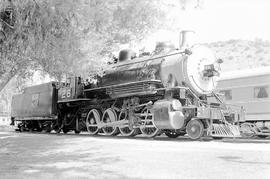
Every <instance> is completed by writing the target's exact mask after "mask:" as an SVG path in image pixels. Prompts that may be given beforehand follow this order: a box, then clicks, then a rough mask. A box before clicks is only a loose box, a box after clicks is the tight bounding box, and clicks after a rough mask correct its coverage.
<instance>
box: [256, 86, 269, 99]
mask: <svg viewBox="0 0 270 179" xmlns="http://www.w3.org/2000/svg"><path fill="white" fill-rule="evenodd" d="M254 97H255V98H268V87H267V86H259V87H255V88H254Z"/></svg>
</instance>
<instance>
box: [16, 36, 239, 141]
mask: <svg viewBox="0 0 270 179" xmlns="http://www.w3.org/2000/svg"><path fill="white" fill-rule="evenodd" d="M187 33H188V32H183V33H182V39H183V41H182V46H181V48H180V49H169V50H168V49H166V48H163V49H162V50H159V51H158V53H155V54H152V55H150V56H143V57H140V58H133V55H132V54H131V53H129V52H128V51H122V52H121V53H120V56H119V59H118V62H117V63H115V64H111V65H110V68H109V70H106V71H105V73H104V76H102V77H100V78H98V79H97V82H96V83H90V84H85V83H83V82H82V79H81V78H80V77H73V78H70V79H69V80H68V81H67V82H64V83H60V82H50V83H46V84H41V85H37V86H32V87H28V88H26V89H25V90H24V92H23V93H22V94H19V95H15V96H14V97H13V101H12V120H13V121H16V123H17V124H18V130H20V131H46V132H51V131H52V130H55V131H56V132H61V131H63V132H64V133H67V132H69V131H71V130H74V131H75V133H80V132H81V131H87V132H88V133H90V134H92V135H96V134H102V135H108V136H114V135H118V134H119V133H121V135H123V136H136V135H139V134H143V135H144V136H147V137H155V136H157V135H160V134H162V133H165V134H166V135H167V136H168V137H172V138H174V137H178V136H180V135H185V134H187V135H188V136H189V137H190V138H191V139H198V138H200V137H202V136H203V135H207V136H212V137H235V136H238V135H239V130H238V128H237V126H236V125H234V124H235V122H236V121H237V120H239V119H240V118H241V117H242V114H241V111H235V110H231V109H230V108H228V107H227V106H226V105H225V104H224V103H222V101H221V100H220V99H219V97H218V95H217V94H215V93H214V92H213V90H214V89H215V86H216V81H217V78H218V76H219V63H218V60H217V59H216V58H215V56H214V54H213V53H212V52H211V51H210V50H209V49H208V48H206V47H204V46H201V45H193V46H188V45H187V44H186V43H185V42H186V41H185V38H186V36H185V35H186V34H187Z"/></svg>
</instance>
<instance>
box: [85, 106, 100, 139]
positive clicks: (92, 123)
mask: <svg viewBox="0 0 270 179" xmlns="http://www.w3.org/2000/svg"><path fill="white" fill-rule="evenodd" d="M99 122H100V112H99V111H98V110H97V109H91V110H90V111H89V113H88V115H87V117H86V128H87V131H88V132H89V133H90V134H91V135H95V134H97V133H98V131H99V128H98V123H99Z"/></svg>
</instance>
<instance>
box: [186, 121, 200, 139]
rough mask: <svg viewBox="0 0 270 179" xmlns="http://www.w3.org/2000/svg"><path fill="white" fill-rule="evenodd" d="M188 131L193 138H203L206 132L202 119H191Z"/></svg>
mask: <svg viewBox="0 0 270 179" xmlns="http://www.w3.org/2000/svg"><path fill="white" fill-rule="evenodd" d="M186 132H187V134H188V136H189V137H190V138H191V139H193V140H196V139H199V138H201V137H202V136H203V132H204V126H203V123H202V121H201V120H199V119H192V120H190V121H189V122H188V124H187V127H186Z"/></svg>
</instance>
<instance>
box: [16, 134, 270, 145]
mask: <svg viewBox="0 0 270 179" xmlns="http://www.w3.org/2000/svg"><path fill="white" fill-rule="evenodd" d="M18 133H20V132H18ZM27 133H28V132H27ZM28 134H35V135H55V136H69V137H89V138H97V139H113V140H126V139H130V140H143V141H164V142H213V141H214V142H222V143H264V144H268V143H270V138H266V139H261V138H223V139H221V140H216V139H213V138H211V137H203V138H201V139H199V140H192V139H190V138H188V137H187V136H181V137H177V138H168V137H167V136H165V135H164V134H163V135H161V136H157V137H155V138H147V137H145V136H143V135H138V136H136V137H126V136H120V135H119V136H105V135H102V134H100V135H89V134H87V133H81V134H74V133H67V134H63V133H60V134H58V133H39V132H32V133H30V132H29V133H28Z"/></svg>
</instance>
